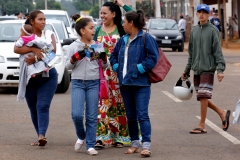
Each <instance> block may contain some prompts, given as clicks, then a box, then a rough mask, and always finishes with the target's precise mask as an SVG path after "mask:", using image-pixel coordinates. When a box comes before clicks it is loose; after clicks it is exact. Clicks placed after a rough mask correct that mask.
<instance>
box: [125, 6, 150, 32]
mask: <svg viewBox="0 0 240 160" xmlns="http://www.w3.org/2000/svg"><path fill="white" fill-rule="evenodd" d="M125 17H126V19H127V21H128V22H131V21H133V24H134V26H135V27H137V28H138V29H144V26H145V25H146V22H145V18H144V17H145V15H144V12H143V10H137V11H130V12H127V13H126V14H125Z"/></svg>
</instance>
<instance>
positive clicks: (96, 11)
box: [90, 4, 99, 18]
mask: <svg viewBox="0 0 240 160" xmlns="http://www.w3.org/2000/svg"><path fill="white" fill-rule="evenodd" d="M90 15H91V16H93V17H94V18H98V17H99V5H98V4H95V5H94V6H93V7H92V8H91V10H90Z"/></svg>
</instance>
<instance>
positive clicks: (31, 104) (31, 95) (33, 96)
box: [25, 80, 39, 135]
mask: <svg viewBox="0 0 240 160" xmlns="http://www.w3.org/2000/svg"><path fill="white" fill-rule="evenodd" d="M32 82H33V81H32V80H30V81H29V84H28V85H27V87H26V94H25V98H26V101H27V104H28V108H29V110H30V113H31V119H32V123H33V126H34V128H35V130H36V132H37V135H39V130H38V115H37V107H36V104H37V87H36V86H35V85H32Z"/></svg>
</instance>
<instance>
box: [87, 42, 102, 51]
mask: <svg viewBox="0 0 240 160" xmlns="http://www.w3.org/2000/svg"><path fill="white" fill-rule="evenodd" d="M90 48H92V49H94V52H98V53H101V52H104V47H103V43H97V44H92V45H91V46H90Z"/></svg>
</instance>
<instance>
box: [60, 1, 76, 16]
mask: <svg viewBox="0 0 240 160" xmlns="http://www.w3.org/2000/svg"><path fill="white" fill-rule="evenodd" d="M61 5H62V7H63V9H64V10H66V11H67V12H68V15H74V14H76V13H78V14H79V11H78V10H77V9H76V8H75V6H74V5H73V3H72V2H70V1H66V0H62V1H61Z"/></svg>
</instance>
